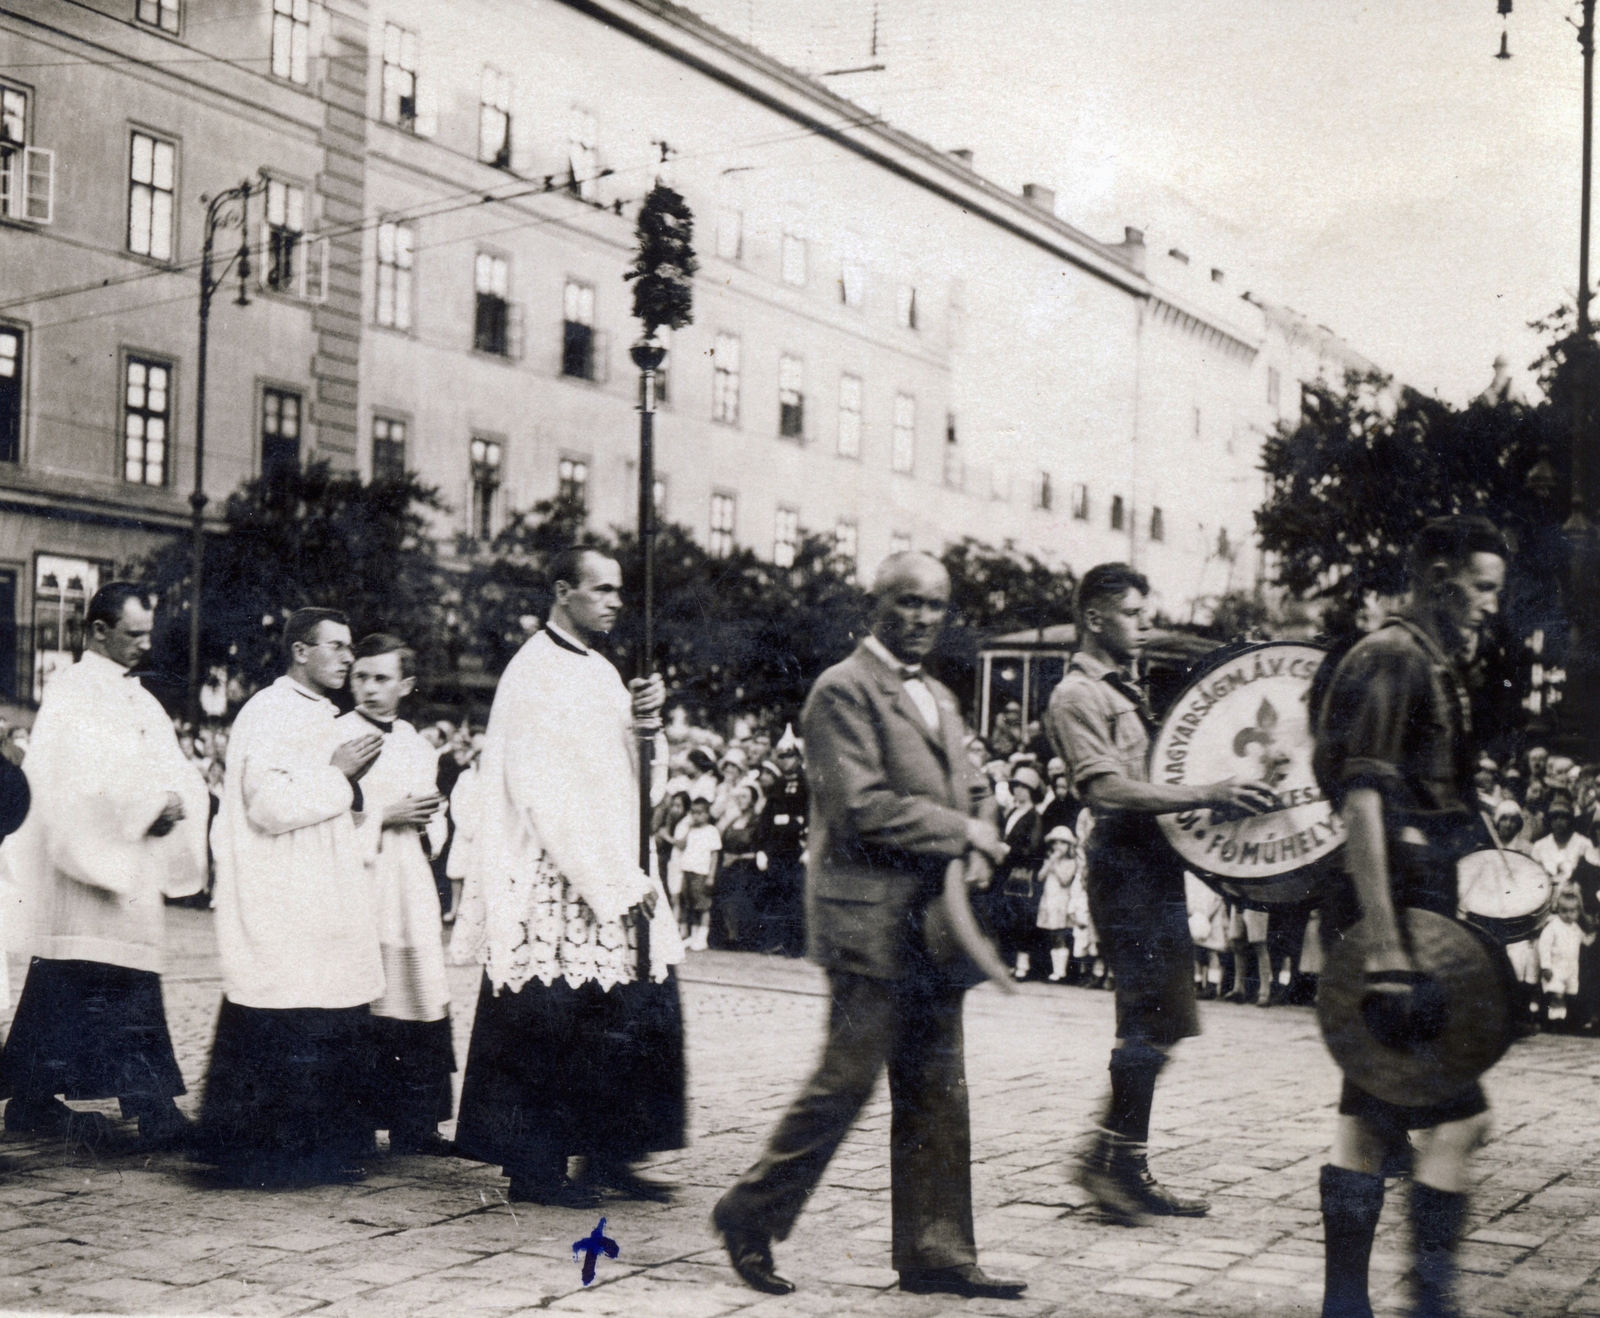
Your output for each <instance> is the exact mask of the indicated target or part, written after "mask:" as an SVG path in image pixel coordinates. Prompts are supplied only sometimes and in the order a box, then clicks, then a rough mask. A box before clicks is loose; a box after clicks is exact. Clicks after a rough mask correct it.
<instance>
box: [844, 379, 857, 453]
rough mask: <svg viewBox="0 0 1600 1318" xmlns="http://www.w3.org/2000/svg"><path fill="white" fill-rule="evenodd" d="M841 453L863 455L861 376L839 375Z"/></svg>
mask: <svg viewBox="0 0 1600 1318" xmlns="http://www.w3.org/2000/svg"><path fill="white" fill-rule="evenodd" d="M839 455H840V457H845V458H859V457H860V456H861V377H860V376H858V375H841V376H840V377H839Z"/></svg>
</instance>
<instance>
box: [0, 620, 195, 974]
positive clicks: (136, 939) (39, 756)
mask: <svg viewBox="0 0 1600 1318" xmlns="http://www.w3.org/2000/svg"><path fill="white" fill-rule="evenodd" d="M23 772H24V773H26V774H27V775H28V787H29V790H30V791H31V793H32V796H33V802H32V805H31V807H30V809H29V812H28V817H27V819H26V820H25V821H24V823H23V825H22V827H21V828H20V829H18V830H17V832H16V833H14V834H12V836H11V837H9V838H7V839H6V841H5V844H4V848H3V855H4V860H5V864H4V869H5V870H6V871H7V872H8V874H9V876H10V885H11V887H10V892H9V893H8V901H7V907H8V918H7V920H6V923H7V925H8V926H9V928H10V931H11V936H12V937H13V938H15V939H16V940H17V943H18V944H19V945H17V946H15V947H14V949H13V950H16V951H24V950H27V951H29V952H31V953H32V954H33V955H34V956H40V957H47V958H50V959H52V960H63V961H97V962H100V963H102V964H105V965H114V966H126V967H128V968H129V969H133V970H145V971H152V972H154V973H156V974H159V973H160V972H161V969H162V963H163V960H164V957H165V941H166V940H165V928H166V921H165V915H164V910H163V904H162V897H163V896H167V897H187V896H190V895H192V894H194V893H197V892H199V891H201V890H202V889H203V888H204V887H205V882H206V825H207V823H208V821H209V819H210V813H211V812H210V804H211V802H210V796H209V794H208V792H207V791H206V785H205V780H204V779H203V778H202V777H201V776H200V771H199V770H198V769H196V768H195V766H194V765H193V764H191V763H190V762H189V760H188V759H186V758H185V757H184V754H183V752H182V751H181V750H180V749H179V747H178V739H177V736H176V735H175V734H174V732H173V729H172V720H171V719H170V718H169V717H168V716H167V714H166V711H164V710H163V709H162V708H161V705H160V702H158V701H157V700H156V698H155V697H154V696H152V695H151V694H150V693H149V692H148V691H146V690H145V689H144V687H143V686H142V685H140V683H139V682H138V681H137V680H136V679H135V678H132V677H130V676H128V673H127V670H126V669H124V668H123V667H122V666H121V665H120V664H116V663H113V662H112V661H111V660H110V659H107V658H105V657H104V656H102V655H98V654H96V653H95V652H94V651H92V650H90V651H86V652H85V653H84V656H83V658H82V659H80V660H79V661H78V662H77V663H76V664H74V665H73V666H72V667H71V668H68V669H65V670H64V671H62V672H60V673H57V674H56V676H55V677H54V678H53V679H52V680H51V683H50V685H49V686H48V687H47V688H46V690H45V693H44V699H43V700H42V701H41V702H40V705H39V714H38V717H37V718H36V719H35V721H34V725H33V732H32V737H31V740H30V744H29V748H28V755H27V759H26V760H25V761H24V763H23ZM168 793H176V794H177V796H178V798H179V799H180V800H181V801H182V802H183V809H184V819H183V820H182V821H181V822H180V823H178V824H177V825H176V826H174V828H173V829H172V831H171V832H170V833H168V834H167V835H166V836H165V837H151V836H150V826H151V825H152V824H154V823H155V822H156V820H157V819H158V818H159V817H160V815H161V812H162V811H163V810H164V809H165V808H166V805H167V796H168Z"/></svg>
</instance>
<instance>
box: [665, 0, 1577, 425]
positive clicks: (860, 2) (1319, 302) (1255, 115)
mask: <svg viewBox="0 0 1600 1318" xmlns="http://www.w3.org/2000/svg"><path fill="white" fill-rule="evenodd" d="M687 2H688V4H689V7H690V8H692V9H694V10H696V11H697V12H699V13H700V14H701V15H702V16H703V17H705V18H707V19H709V20H710V21H712V22H714V23H716V24H717V25H718V26H721V27H724V28H726V29H727V30H728V31H730V32H732V33H733V34H734V35H735V36H738V37H740V38H742V39H746V40H753V41H754V43H755V44H756V45H758V46H760V47H762V48H763V49H765V50H767V51H768V52H769V53H771V54H773V55H775V56H776V57H778V58H780V59H782V60H784V61H785V62H787V63H790V64H793V65H795V66H796V67H798V68H801V69H803V70H806V71H808V72H811V73H813V74H825V73H829V72H831V71H833V70H837V69H848V68H856V67H859V66H861V65H864V64H870V63H882V64H884V65H885V66H886V67H885V68H884V70H882V71H881V72H870V73H847V74H843V75H839V76H830V77H825V78H824V79H823V80H824V81H825V82H826V83H827V85H828V86H830V87H832V88H833V89H834V90H835V91H837V92H839V93H840V94H842V95H846V96H849V97H851V98H852V99H854V100H857V101H859V102H860V103H862V104H863V105H864V106H866V107H867V108H869V109H872V110H876V111H879V112H881V113H883V114H884V115H885V117H887V118H888V119H889V121H890V122H892V123H894V124H896V125H897V126H899V127H901V128H904V129H906V130H908V131H910V132H912V133H914V134H916V135H917V136H919V137H921V138H923V139H925V140H926V141H928V142H930V143H931V144H932V145H934V146H937V147H940V148H943V149H954V148H958V147H966V148H970V149H971V150H972V151H973V152H974V164H975V165H976V167H977V169H978V171H979V172H980V173H981V174H983V175H984V176H985V177H987V178H989V179H990V180H991V181H993V182H995V183H997V184H1000V185H1001V186H1003V187H1006V188H1009V189H1013V190H1015V189H1020V187H1021V186H1022V184H1023V183H1025V182H1036V183H1042V184H1045V185H1047V186H1051V187H1054V189H1055V191H1056V197H1057V205H1056V209H1057V213H1058V214H1059V215H1060V216H1061V218H1063V219H1065V220H1067V221H1069V222H1070V223H1072V224H1075V225H1077V226H1078V227H1079V228H1081V229H1083V230H1085V231H1086V232H1088V233H1089V234H1091V235H1092V236H1094V237H1097V238H1101V239H1104V240H1106V241H1109V242H1115V241H1119V240H1120V239H1121V237H1122V233H1123V227H1124V226H1125V225H1133V226H1135V227H1138V228H1142V229H1144V230H1145V231H1146V241H1147V242H1148V244H1149V245H1150V247H1151V248H1152V250H1153V252H1156V253H1165V252H1166V251H1167V250H1168V249H1169V248H1171V247H1179V248H1181V249H1182V250H1184V251H1185V252H1187V253H1189V254H1190V256H1191V258H1192V259H1193V262H1194V264H1195V266H1196V267H1197V268H1209V267H1212V266H1215V267H1219V268H1221V269H1223V270H1224V271H1226V272H1227V282H1228V286H1229V287H1232V288H1236V289H1238V290H1239V291H1241V292H1243V291H1247V290H1248V291H1250V292H1252V293H1254V294H1256V295H1257V296H1259V297H1264V298H1267V299H1269V300H1272V301H1278V302H1286V303H1288V304H1289V305H1290V306H1292V307H1294V308H1295V309H1296V310H1297V311H1300V312H1302V313H1303V314H1305V315H1306V316H1308V317H1309V318H1310V319H1311V320H1313V321H1315V322H1317V323H1319V324H1322V325H1326V326H1328V327H1329V328H1331V329H1333V330H1334V331H1335V332H1337V333H1338V334H1340V335H1342V336H1343V337H1344V338H1346V339H1347V340H1349V341H1350V343H1351V344H1352V345H1353V346H1354V347H1355V348H1356V349H1357V350H1359V351H1360V352H1362V353H1364V354H1366V355H1367V356H1368V357H1370V358H1372V359H1373V360H1374V361H1376V362H1378V363H1379V364H1380V365H1381V366H1382V367H1383V368H1384V369H1386V370H1388V371H1390V372H1392V373H1393V374H1394V375H1396V376H1397V377H1398V378H1399V379H1401V380H1402V381H1404V382H1405V383H1407V384H1409V385H1411V386H1413V387H1415V388H1418V389H1421V390H1422V391H1424V392H1425V393H1436V394H1438V395H1439V396H1441V397H1443V398H1445V399H1447V400H1449V401H1451V402H1453V403H1457V404H1461V403H1465V402H1466V401H1467V400H1468V399H1470V398H1471V397H1472V396H1473V395H1475V394H1477V393H1478V392H1479V391H1481V390H1482V389H1483V388H1484V387H1485V386H1486V385H1487V384H1488V382H1489V379H1490V375H1491V362H1492V361H1493V359H1494V357H1495V355H1496V354H1497V353H1504V354H1505V356H1506V357H1507V358H1508V360H1509V362H1510V364H1511V368H1512V372H1513V375H1514V376H1516V377H1517V378H1518V380H1519V381H1520V382H1521V383H1522V385H1523V387H1524V389H1526V390H1527V391H1529V392H1532V386H1531V373H1530V372H1529V371H1528V370H1527V367H1528V366H1529V364H1530V363H1531V362H1532V361H1533V360H1534V358H1535V357H1536V356H1537V355H1538V353H1539V350H1540V339H1539V337H1538V335H1537V334H1535V333H1534V332H1533V331H1532V330H1530V329H1529V328H1528V327H1527V322H1529V321H1531V320H1533V319H1535V318H1537V317H1540V316H1543V315H1545V314H1547V313H1548V312H1550V311H1553V310H1554V309H1555V308H1556V307H1557V306H1558V305H1559V304H1561V303H1562V302H1563V301H1568V302H1570V301H1571V300H1572V298H1573V296H1574V290H1575V289H1576V286H1577V269H1578V203H1579V175H1580V164H1581V152H1580V146H1581V123H1582V119H1581V114H1582V71H1583V65H1582V59H1581V56H1580V54H1579V50H1578V43H1577V39H1576V28H1575V26H1573V24H1575V22H1576V20H1577V17H1578V15H1579V5H1578V4H1577V3H1576V2H1575V0H1515V9H1514V12H1513V13H1512V14H1511V16H1510V18H1509V20H1507V21H1506V22H1505V24H1504V26H1505V29H1506V31H1507V32H1508V34H1509V43H1510V50H1511V53H1512V58H1511V59H1509V60H1504V61H1502V60H1497V59H1495V58H1494V56H1495V53H1496V52H1497V51H1498V49H1499V45H1500V33H1501V30H1502V20H1501V18H1500V17H1499V15H1498V14H1497V13H1496V0H1444V2H1443V3H1441V0H1381V2H1380V0H1371V2H1369V3H1363V2H1361V0H1183V2H1182V3H1180V2H1179V0H981V2H980V0H878V3H877V4H876V5H875V4H873V3H872V0H805V2H804V3H803V4H795V3H794V2H793V0H687ZM874 12H876V16H877V23H876V26H877V42H878V46H877V54H876V56H874V55H873V54H872V40H873V16H874ZM1153 268H1156V267H1154V265H1153Z"/></svg>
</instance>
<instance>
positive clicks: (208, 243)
mask: <svg viewBox="0 0 1600 1318" xmlns="http://www.w3.org/2000/svg"><path fill="white" fill-rule="evenodd" d="M250 187H251V185H250V181H249V180H248V179H246V180H245V181H244V182H243V183H241V184H239V186H238V187H236V188H229V189H228V190H227V191H226V192H223V193H220V194H218V195H217V196H215V197H212V198H211V199H210V203H209V204H208V205H207V206H206V231H205V241H204V245H203V246H202V247H201V249H200V339H199V351H198V359H197V361H196V364H195V373H194V379H195V400H194V490H193V492H192V493H191V494H190V495H189V512H190V520H189V693H188V694H189V698H188V715H189V719H190V721H191V722H193V723H195V724H198V723H199V722H200V714H201V709H200V689H201V687H202V685H203V683H202V681H201V673H200V599H201V594H202V588H203V586H204V581H203V574H204V572H205V561H206V523H205V512H206V502H207V500H206V484H205V475H206V363H207V349H208V347H209V345H210V335H211V299H212V297H213V295H214V294H215V293H216V291H217V289H218V288H220V287H221V285H222V281H223V280H224V279H225V278H227V273H228V272H227V269H226V267H225V268H224V269H223V272H222V274H221V275H213V273H212V257H213V255H214V254H215V250H216V239H217V229H218V227H219V226H220V225H221V224H222V223H224V221H225V218H226V217H225V216H224V213H223V211H224V207H226V206H228V205H229V204H230V203H232V202H235V201H237V202H238V203H239V206H240V214H239V229H240V233H241V234H242V238H241V241H240V245H239V253H238V256H237V258H236V260H237V261H238V265H239V297H238V299H237V301H238V304H239V305H240V306H246V305H248V304H249V299H248V298H247V297H246V296H245V280H246V279H248V278H249V276H250V225H249V204H250ZM201 200H202V201H204V200H206V199H205V198H203V197H202V198H201ZM228 264H229V265H230V266H231V265H232V264H233V261H230V262H229V263H228Z"/></svg>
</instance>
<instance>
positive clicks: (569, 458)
mask: <svg viewBox="0 0 1600 1318" xmlns="http://www.w3.org/2000/svg"><path fill="white" fill-rule="evenodd" d="M591 474H593V466H592V464H591V463H590V461H589V459H588V458H586V457H580V456H576V455H573V454H570V453H568V454H563V455H562V456H561V457H560V458H559V459H558V460H557V462H556V497H557V498H558V499H560V498H564V497H566V492H567V489H568V488H569V487H570V488H572V489H573V490H575V491H576V492H577V498H576V503H577V506H578V507H579V508H582V509H583V510H584V511H585V512H587V511H588V508H589V477H590V475H591Z"/></svg>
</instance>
